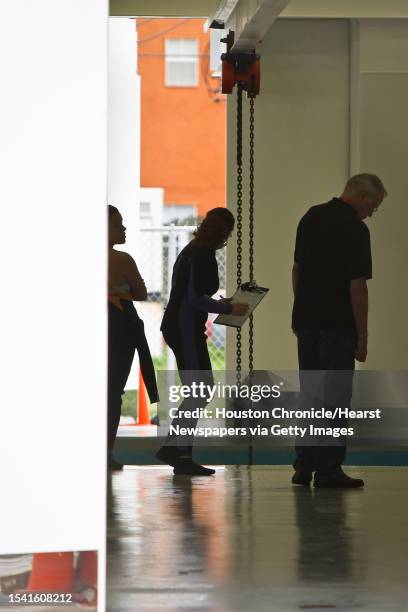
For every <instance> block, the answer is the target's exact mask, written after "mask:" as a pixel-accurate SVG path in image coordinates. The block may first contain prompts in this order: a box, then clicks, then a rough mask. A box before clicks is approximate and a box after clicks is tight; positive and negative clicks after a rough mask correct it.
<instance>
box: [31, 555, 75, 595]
mask: <svg viewBox="0 0 408 612" xmlns="http://www.w3.org/2000/svg"><path fill="white" fill-rule="evenodd" d="M73 587H74V553H72V552H63V553H36V554H35V555H34V559H33V568H32V570H31V576H30V580H29V583H28V588H27V590H28V591H32V592H37V593H38V592H41V593H72V590H73Z"/></svg>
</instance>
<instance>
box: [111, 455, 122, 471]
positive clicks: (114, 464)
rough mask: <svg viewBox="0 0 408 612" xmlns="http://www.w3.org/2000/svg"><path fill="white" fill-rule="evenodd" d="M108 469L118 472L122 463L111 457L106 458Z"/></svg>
mask: <svg viewBox="0 0 408 612" xmlns="http://www.w3.org/2000/svg"><path fill="white" fill-rule="evenodd" d="M108 469H109V470H112V472H119V471H120V470H123V463H119V462H118V461H115V459H113V457H110V459H108Z"/></svg>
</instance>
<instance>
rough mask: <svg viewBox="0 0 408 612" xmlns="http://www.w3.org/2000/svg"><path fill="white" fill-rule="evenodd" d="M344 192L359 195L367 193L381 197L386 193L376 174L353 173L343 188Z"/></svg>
mask: <svg viewBox="0 0 408 612" xmlns="http://www.w3.org/2000/svg"><path fill="white" fill-rule="evenodd" d="M344 191H345V192H346V193H349V194H351V195H360V194H362V193H368V194H370V195H372V196H374V197H375V198H379V199H381V200H382V199H383V198H385V196H386V195H387V190H386V189H385V187H384V185H383V183H382V181H381V179H380V178H379V177H378V176H377V175H376V174H368V173H363V174H355V175H354V176H352V177H350V178H349V180H348V181H347V183H346V186H345V188H344Z"/></svg>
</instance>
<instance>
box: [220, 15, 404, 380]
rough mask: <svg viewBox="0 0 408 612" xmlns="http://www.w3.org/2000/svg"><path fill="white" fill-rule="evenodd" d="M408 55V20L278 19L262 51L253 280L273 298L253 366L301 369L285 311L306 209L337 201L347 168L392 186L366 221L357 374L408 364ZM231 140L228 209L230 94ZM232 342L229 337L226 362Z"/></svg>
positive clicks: (261, 313) (260, 322)
mask: <svg viewBox="0 0 408 612" xmlns="http://www.w3.org/2000/svg"><path fill="white" fill-rule="evenodd" d="M407 48H408V20H406V19H399V20H394V19H377V20H360V21H357V22H356V21H353V22H350V20H340V19H330V20H324V19H304V20H299V19H281V20H279V21H278V22H277V23H276V24H275V25H274V26H273V27H272V29H271V30H270V32H269V33H268V36H267V37H266V38H265V39H264V41H263V42H262V44H261V45H259V48H258V52H259V53H260V54H261V56H262V60H261V63H262V76H261V95H260V96H259V98H257V99H256V102H255V106H256V121H255V124H256V152H255V177H256V187H255V200H256V215H255V216H256V223H255V229H256V238H255V241H256V253H255V270H256V274H255V278H256V280H257V281H258V282H259V283H260V284H265V285H266V286H268V287H270V288H271V291H270V294H269V295H268V297H267V298H265V300H264V302H263V303H262V305H261V306H260V307H259V309H258V311H257V313H256V322H255V330H256V331H255V346H256V355H255V366H256V367H257V368H262V369H263V368H266V369H280V370H282V369H286V368H288V369H289V368H295V367H296V364H297V360H296V343H295V338H294V337H293V335H292V334H291V331H290V315H291V308H292V301H293V298H292V290H291V266H292V262H293V248H294V238H295V232H296V226H297V223H298V220H299V218H300V217H301V215H302V214H303V213H304V212H305V211H306V210H307V208H309V207H310V206H311V205H312V204H316V203H319V202H323V201H326V200H328V199H329V198H331V197H332V196H334V195H339V194H340V193H341V190H342V188H343V185H344V182H345V180H346V178H347V177H348V176H349V174H350V173H357V172H364V171H365V172H374V173H377V174H378V175H379V176H380V177H381V178H382V179H383V181H384V183H385V185H386V187H387V189H388V191H389V197H388V198H387V199H386V200H385V202H384V204H383V206H382V207H381V209H380V211H379V212H378V213H376V214H375V215H374V216H373V218H372V219H369V220H367V225H368V226H369V228H370V231H371V238H372V252H373V279H372V280H371V281H370V282H369V293H370V314H369V353H368V359H367V362H366V365H365V366H364V367H365V368H369V369H405V368H406V367H407V365H408V330H407V327H406V325H405V318H406V311H407V309H408V290H407V288H406V283H405V280H404V279H405V276H406V261H407V260H408V242H407V240H406V232H405V228H406V227H407V225H408V208H407V205H406V197H407V196H406V194H407V193H408V180H407V171H406V143H407V141H408V127H407V126H408V124H407V121H406V109H407V106H408V61H407V53H406V51H407ZM244 102H246V100H244ZM244 107H246V104H244ZM228 135H229V140H228V142H229V148H228V205H229V206H230V207H231V208H232V209H234V208H235V156H234V150H235V96H234V97H230V98H229V100H228ZM245 143H246V144H245V146H246V147H247V146H248V140H247V134H246V135H245ZM244 178H245V179H246V176H245V177H244ZM245 185H246V187H245ZM245 190H246V191H245ZM244 193H247V183H245V181H244ZM244 201H246V200H244ZM244 241H247V234H244ZM234 251H235V249H234V248H233V247H232V248H230V252H229V258H228V263H229V282H230V288H231V290H232V289H233V287H234V285H235V252H234ZM246 258H247V249H244V261H245V260H246ZM246 275H247V272H246V273H244V278H245V276H246ZM246 333H247V330H246V331H245V334H244V335H245V336H246ZM234 340H235V339H234V334H233V333H230V334H229V349H230V350H229V354H230V366H231V367H232V366H233V360H234V354H235V347H234Z"/></svg>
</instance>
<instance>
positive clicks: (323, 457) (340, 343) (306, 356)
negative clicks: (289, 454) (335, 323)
mask: <svg viewBox="0 0 408 612" xmlns="http://www.w3.org/2000/svg"><path fill="white" fill-rule="evenodd" d="M297 339H298V358H299V370H300V394H301V401H302V409H304V410H307V409H308V408H309V409H310V407H311V406H313V404H316V405H314V406H313V407H315V408H318V407H321V406H322V405H324V406H325V408H326V409H328V410H330V409H333V408H335V407H337V406H338V407H341V408H349V407H350V402H351V396H352V384H353V374H354V351H355V348H356V333H355V331H354V330H349V329H345V330H330V331H327V330H299V331H298V333H297ZM311 370H312V371H315V372H316V371H319V372H316V374H317V378H316V375H313V374H309V372H307V371H311ZM317 379H318V380H319V381H320V388H319V392H318V394H317V395H318V396H319V397H318V398H317V397H316V393H315V391H316V389H313V386H314V385H315V382H316V380H317ZM313 396H314V397H313ZM309 423H310V422H309ZM313 424H314V425H315V426H325V427H345V426H346V425H347V422H346V420H345V419H340V420H333V421H327V420H326V421H324V422H323V421H318V420H314V421H313ZM337 440H338V443H336V444H335V445H330V446H325V445H321V446H313V445H311V446H307V445H298V444H297V445H296V446H295V450H296V455H297V457H296V460H295V462H294V464H293V465H294V468H295V469H296V470H305V471H316V472H317V473H318V474H319V475H323V476H328V475H330V474H333V473H335V472H336V471H338V470H339V469H340V466H341V464H342V462H343V461H344V458H345V455H346V446H345V443H344V439H342V438H339V439H337ZM331 441H332V440H331ZM322 442H323V444H324V438H323V439H322Z"/></svg>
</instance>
